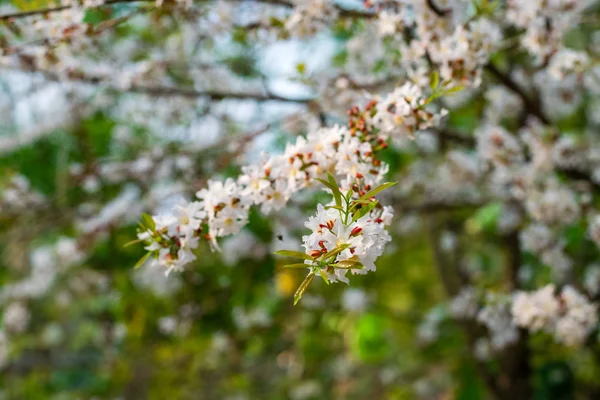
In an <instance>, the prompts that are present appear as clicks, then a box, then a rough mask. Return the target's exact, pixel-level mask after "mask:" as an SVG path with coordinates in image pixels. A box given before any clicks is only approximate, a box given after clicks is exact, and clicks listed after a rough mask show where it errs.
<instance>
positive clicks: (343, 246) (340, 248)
mask: <svg viewBox="0 0 600 400" xmlns="http://www.w3.org/2000/svg"><path fill="white" fill-rule="evenodd" d="M348 247H350V243H344V244H340V245H339V246H336V247H335V249H333V250H331V251H328V252H327V253H325V254H323V255H322V256H321V259H322V260H327V259H328V258H331V257H333V256H337V255H338V254H340V253H341V252H342V251H344V250H346V249H347V248H348Z"/></svg>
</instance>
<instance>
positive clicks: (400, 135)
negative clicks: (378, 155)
mask: <svg viewBox="0 0 600 400" xmlns="http://www.w3.org/2000/svg"><path fill="white" fill-rule="evenodd" d="M434 95H437V93H435V94H433V95H432V96H434ZM429 101H430V99H428V98H426V97H425V96H424V94H423V90H422V89H421V88H420V87H419V86H417V85H415V84H413V83H410V82H407V83H405V84H404V85H402V86H400V87H398V88H396V89H395V90H394V91H393V92H391V93H390V94H388V95H387V96H385V97H384V98H383V99H381V101H379V102H378V103H377V106H376V112H375V113H374V115H373V116H372V117H371V118H370V119H369V120H368V122H369V123H370V124H371V125H372V126H373V127H375V128H377V129H378V130H379V132H380V134H381V135H382V136H383V137H384V138H386V139H387V138H388V137H391V138H392V139H404V138H406V137H409V138H414V135H415V133H416V132H418V131H422V130H426V129H428V128H431V127H433V126H437V125H439V123H440V119H441V118H442V117H443V116H445V115H446V110H441V111H440V112H437V113H436V112H432V111H428V110H427V109H426V107H425V106H426V105H427V104H428V102H429Z"/></svg>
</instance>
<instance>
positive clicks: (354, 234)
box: [350, 226, 363, 236]
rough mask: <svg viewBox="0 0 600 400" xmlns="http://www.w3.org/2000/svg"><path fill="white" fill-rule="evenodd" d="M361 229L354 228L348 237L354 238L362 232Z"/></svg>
mask: <svg viewBox="0 0 600 400" xmlns="http://www.w3.org/2000/svg"><path fill="white" fill-rule="evenodd" d="M362 230H363V229H362V228H361V227H360V226H355V227H354V229H352V231H351V232H350V236H356V235H358V234H360V233H361V232H362Z"/></svg>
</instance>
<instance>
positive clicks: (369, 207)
mask: <svg viewBox="0 0 600 400" xmlns="http://www.w3.org/2000/svg"><path fill="white" fill-rule="evenodd" d="M378 203H379V202H378V201H377V200H375V201H372V202H370V203H368V204H367V205H365V206H363V207H362V208H361V209H360V210H358V211H357V212H355V213H354V216H353V217H352V222H354V221H357V220H359V219H360V218H362V217H364V216H365V215H367V214H368V213H370V212H371V210H373V209H374V208H375V207H376V206H377V204H378Z"/></svg>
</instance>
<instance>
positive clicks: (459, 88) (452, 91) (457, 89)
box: [444, 86, 464, 94]
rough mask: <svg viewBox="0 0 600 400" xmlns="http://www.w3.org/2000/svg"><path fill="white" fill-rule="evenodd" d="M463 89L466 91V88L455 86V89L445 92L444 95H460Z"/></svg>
mask: <svg viewBox="0 0 600 400" xmlns="http://www.w3.org/2000/svg"><path fill="white" fill-rule="evenodd" d="M463 89H464V86H454V87H452V88H450V89H446V90H444V94H453V93H458V92H460V91H461V90H463Z"/></svg>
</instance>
